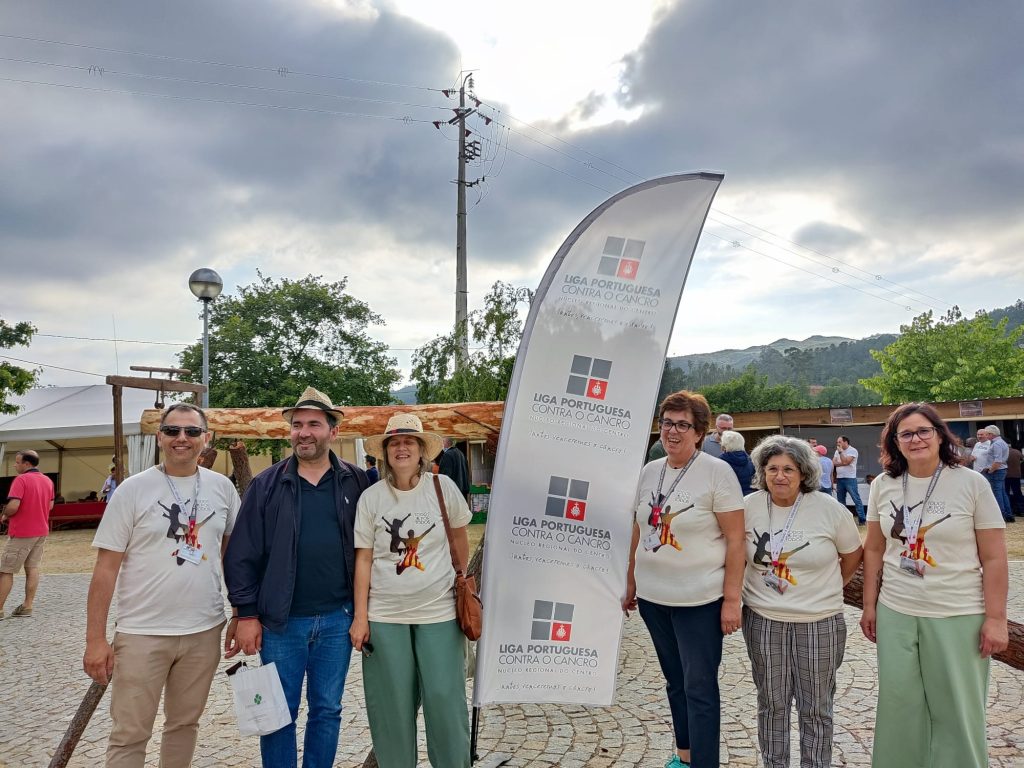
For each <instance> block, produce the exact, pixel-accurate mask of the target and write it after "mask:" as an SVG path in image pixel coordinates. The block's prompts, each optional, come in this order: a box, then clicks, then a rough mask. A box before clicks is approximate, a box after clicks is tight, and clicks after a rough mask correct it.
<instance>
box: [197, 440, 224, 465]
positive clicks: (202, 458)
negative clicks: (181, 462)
mask: <svg viewBox="0 0 1024 768" xmlns="http://www.w3.org/2000/svg"><path fill="white" fill-rule="evenodd" d="M219 455H220V453H219V451H218V450H217V449H216V448H214V447H213V446H212V445H208V446H206V447H205V448H203V452H202V453H201V454H199V466H200V467H203V468H204V469H213V465H214V464H216V463H217V457H218V456H219Z"/></svg>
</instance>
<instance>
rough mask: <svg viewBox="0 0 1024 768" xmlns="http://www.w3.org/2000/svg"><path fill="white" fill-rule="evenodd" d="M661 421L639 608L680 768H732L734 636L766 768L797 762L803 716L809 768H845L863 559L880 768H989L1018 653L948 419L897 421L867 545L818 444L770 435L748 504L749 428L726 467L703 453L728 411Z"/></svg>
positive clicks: (633, 595) (994, 553)
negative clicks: (1005, 659)
mask: <svg viewBox="0 0 1024 768" xmlns="http://www.w3.org/2000/svg"><path fill="white" fill-rule="evenodd" d="M659 426H660V430H661V434H660V442H661V444H662V446H663V449H664V451H665V456H664V457H662V458H658V459H655V460H654V461H651V462H649V463H648V464H647V465H646V466H645V467H644V468H643V470H642V472H641V473H640V478H639V481H638V483H637V492H636V499H635V505H634V509H633V537H632V543H631V547H630V559H629V566H628V570H627V576H626V594H625V596H624V598H623V601H622V607H623V609H624V610H625V611H626V612H627V615H628V613H629V612H630V611H631V610H633V609H639V613H640V616H641V618H642V619H643V621H644V623H645V624H646V626H647V629H648V631H649V632H650V636H651V640H652V643H653V645H654V650H655V652H656V654H657V657H658V661H659V663H660V665H661V670H662V673H663V675H664V677H665V680H666V690H667V695H668V703H669V709H670V711H671V715H672V725H673V730H674V737H675V739H674V740H675V748H676V749H675V753H674V754H672V755H671V757H670V759H669V760H668V762H667V763H666V764H665V765H666V768H679V767H680V766H693V767H694V768H708V767H710V766H717V765H719V743H720V711H721V700H720V695H719V688H718V668H719V665H720V664H721V660H722V641H723V637H724V636H725V635H728V634H731V633H733V632H736V631H742V633H743V638H744V641H745V643H746V648H747V655H748V656H749V659H750V664H751V671H752V675H753V679H754V684H755V687H756V689H757V724H758V743H759V747H760V751H761V755H762V758H763V761H764V765H765V766H766V768H784V767H787V766H789V764H790V762H789V757H790V743H789V742H790V738H789V727H790V716H791V710H792V709H793V705H794V703H795V705H796V712H797V717H798V722H799V733H800V765H801V766H802V767H805V768H806V767H820V768H825V766H829V765H831V759H832V742H833V718H834V704H835V692H836V673H837V670H838V668H839V665H840V664H841V663H842V661H843V655H844V650H845V646H846V638H847V627H846V623H845V620H844V616H843V587H844V586H845V585H846V583H847V582H848V581H849V580H850V579H851V578H852V577H853V575H854V573H855V572H856V570H857V568H858V566H859V565H860V564H861V562H862V560H863V563H864V589H863V597H864V606H863V613H862V616H861V621H860V628H861V631H862V632H863V633H864V635H865V636H866V637H867V638H868V639H869V640H870V641H871V642H873V643H875V644H876V645H877V652H878V704H877V710H876V715H875V730H874V745H873V751H872V766H874V768H890V767H891V768H913V767H914V766H918V767H920V768H946V767H947V766H948V767H949V768H953V767H954V766H956V767H957V768H959V767H960V766H966V765H970V766H984V765H987V764H988V760H987V750H986V734H985V704H986V694H987V690H988V676H989V663H990V657H991V656H992V654H993V653H998V652H1000V651H1002V650H1004V649H1005V648H1006V646H1007V642H1008V637H1007V621H1006V600H1007V556H1006V541H1005V538H1004V527H1005V524H1004V521H1003V518H1002V515H1001V513H1000V508H999V505H998V503H997V501H996V498H995V496H994V494H993V491H992V488H991V486H990V485H989V482H988V481H987V480H986V479H985V478H984V477H983V476H982V475H981V474H979V473H977V472H973V471H971V470H969V469H966V468H965V467H963V466H962V462H961V458H960V456H959V454H958V451H957V444H956V440H955V438H954V436H953V434H952V433H951V432H950V430H949V428H948V427H947V426H946V424H945V423H944V422H943V421H942V419H941V418H939V416H938V414H937V413H936V411H935V410H934V409H933V408H932V407H931V406H929V405H926V404H920V403H911V404H908V405H903V406H900V407H899V408H897V409H896V410H894V411H893V413H892V414H891V415H890V417H889V419H888V420H887V422H886V424H885V426H884V427H883V429H882V433H881V465H882V469H883V472H884V474H882V475H880V476H879V477H878V478H877V479H875V480H874V482H873V483H872V484H871V491H870V495H869V501H868V505H867V511H866V522H867V538H866V540H865V541H864V543H863V545H862V543H861V537H860V534H859V532H858V530H857V523H856V522H855V519H854V517H853V516H851V515H850V513H849V511H848V510H847V508H846V507H845V506H844V505H843V504H841V503H840V502H839V501H837V500H836V499H835V498H833V496H832V495H831V488H825V487H824V486H823V485H822V464H823V462H822V461H821V458H822V455H821V452H820V451H817V450H815V449H814V448H812V447H811V446H810V445H809V444H808V443H807V442H806V441H804V440H800V439H797V438H793V437H786V436H782V435H773V436H770V437H767V438H765V439H764V440H762V441H761V442H760V443H759V444H758V445H757V446H756V447H755V448H754V450H753V452H752V455H751V456H750V460H749V461H750V467H749V468H747V471H746V475H747V477H748V478H749V480H748V482H749V483H750V492H749V493H746V494H744V491H743V490H741V483H742V482H743V480H744V473H743V472H741V471H738V470H737V471H734V469H737V468H738V467H739V466H740V462H739V461H735V460H734V461H730V460H729V456H728V455H727V454H729V453H730V445H729V443H730V436H731V435H732V434H736V433H732V432H730V431H729V428H730V427H731V424H729V423H724V424H723V423H721V422H719V423H718V424H717V425H716V426H717V430H716V432H714V433H711V434H713V435H714V437H715V440H716V441H717V442H719V443H720V448H721V454H722V455H721V458H722V459H725V460H724V461H723V460H719V458H715V456H712V455H709V452H706V451H704V450H702V447H703V442H704V440H705V438H706V437H709V436H710V435H709V428H710V426H711V410H710V408H709V407H708V403H707V401H706V400H705V399H704V398H703V397H702V396H701V395H699V394H695V393H691V392H686V391H682V392H676V393H674V394H672V395H669V396H668V397H667V398H666V399H665V400H664V401H663V402H662V403H661V406H660V409H659ZM719 435H721V436H720V437H719ZM742 447H743V446H742V441H741V442H740V443H739V448H738V451H739V453H743V451H742ZM849 449H850V446H849V442H848V441H846V440H845V439H843V440H841V441H840V445H839V446H838V449H837V451H836V455H837V456H838V457H839V458H838V459H836V460H835V461H846V462H847V463H848V461H849V458H850V456H849V453H848V450H849ZM712 450H713V451H714V450H715V448H713V449H712ZM735 450H736V449H735V448H734V449H733V451H732V452H735ZM853 482H854V483H856V480H855V479H854V480H853ZM823 490H824V491H825V492H822V491H823ZM855 498H857V497H855ZM858 506H859V505H858ZM858 517H860V518H862V519H865V513H863V512H861V510H860V509H858ZM926 539H927V543H926ZM858 714H859V715H863V714H864V713H858Z"/></svg>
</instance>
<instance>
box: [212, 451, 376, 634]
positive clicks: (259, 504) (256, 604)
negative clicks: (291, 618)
mask: <svg viewBox="0 0 1024 768" xmlns="http://www.w3.org/2000/svg"><path fill="white" fill-rule="evenodd" d="M330 459H331V466H332V467H334V482H335V493H334V498H335V501H336V503H337V508H338V522H339V523H340V524H341V543H342V549H343V551H344V553H345V565H346V567H347V569H348V577H349V583H350V584H354V583H355V563H356V557H355V534H354V533H353V527H354V526H355V521H356V502H357V501H358V500H359V494H361V493H362V492H363V489H364V488H366V487H367V485H368V483H367V481H366V474H365V473H364V472H363V470H361V469H359V467H356V466H355V465H353V464H350V463H349V462H347V461H342V460H341V459H339V458H338V457H337V456H335V455H334V452H333V451H332V452H331V453H330ZM297 466H298V464H297V462H296V460H295V458H294V457H289V458H287V459H285V460H284V461H279V462H278V463H277V464H275V465H274V466H272V467H270V468H269V469H265V470H263V471H262V472H260V473H259V474H258V475H257V476H256V477H254V478H253V481H252V483H251V484H250V485H249V487H248V488H247V489H246V491H245V496H244V497H243V499H242V506H241V508H240V509H239V510H238V517H237V519H236V520H235V528H234V530H233V531H232V532H231V538H230V539H229V540H228V549H227V552H226V553H225V555H224V581H225V583H226V584H227V586H228V600H230V601H231V605H232V606H234V607H235V608H237V609H238V615H239V616H259V617H260V621H261V622H262V623H263V624H264V626H266V627H267V628H268V629H272V630H278V631H279V630H282V629H284V626H285V624H286V623H287V621H288V613H289V611H290V609H291V605H292V592H293V590H294V588H295V571H296V565H297V564H296V552H297V548H298V540H299V523H300V520H301V509H300V505H299V475H298V471H297Z"/></svg>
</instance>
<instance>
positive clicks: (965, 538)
mask: <svg viewBox="0 0 1024 768" xmlns="http://www.w3.org/2000/svg"><path fill="white" fill-rule="evenodd" d="M930 480H931V477H910V478H909V480H908V483H907V503H908V504H909V505H910V506H911V507H913V506H914V505H915V504H920V503H921V502H923V501H924V497H925V493H926V492H927V490H928V483H929V482H930ZM902 506H903V480H902V478H899V477H890V476H889V475H879V476H878V477H877V478H876V479H875V482H873V483H872V484H871V496H870V498H869V500H868V520H869V521H872V520H873V521H877V522H879V523H880V524H881V526H882V533H883V535H884V536H885V556H884V558H883V561H882V591H881V593H880V594H879V596H878V599H879V600H880V601H881V603H882V604H883V605H885V606H886V607H887V608H891V609H892V610H894V611H899V612H900V613H904V614H907V615H909V616H922V617H926V618H943V617H946V616H965V615H969V614H978V613H984V612H985V599H984V595H983V593H982V587H981V561H980V560H979V558H978V543H977V538H976V537H975V535H974V532H975V531H976V530H982V529H988V528H1004V527H1006V524H1005V523H1004V522H1003V517H1002V514H1001V513H1000V511H999V505H998V504H997V503H996V499H995V496H993V495H992V489H991V487H990V486H989V484H988V481H987V480H986V479H985V478H984V477H982V476H981V475H979V474H978V473H977V472H970V471H967V470H966V469H964V468H962V467H946V468H945V469H944V470H942V475H941V476H940V477H939V481H938V482H937V483H936V485H935V490H934V491H933V492H932V497H931V499H930V500H929V501H928V506H927V508H926V509H925V511H924V517H923V518H922V519H921V528H920V530H919V531H918V544H919V545H922V546H921V550H922V551H920V552H917V553H913V559H914V560H917V561H920V562H919V566H918V567H920V568H921V569H923V572H924V576H923V577H920V576H917V575H916V574H913V573H909V572H907V571H904V570H901V569H900V557H901V556H904V555H906V556H908V557H909V556H911V553H909V552H908V551H907V548H906V546H905V544H904V542H903V540H901V539H899V538H892V529H893V526H894V524H895V522H896V520H895V518H896V514H897V511H898V510H901V509H902ZM899 532H900V530H899V529H898V530H897V533H899Z"/></svg>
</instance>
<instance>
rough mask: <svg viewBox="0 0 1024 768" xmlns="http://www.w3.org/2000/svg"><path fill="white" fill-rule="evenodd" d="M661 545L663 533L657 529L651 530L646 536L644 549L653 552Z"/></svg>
mask: <svg viewBox="0 0 1024 768" xmlns="http://www.w3.org/2000/svg"><path fill="white" fill-rule="evenodd" d="M660 546H661V535H660V534H659V533H658V532H657V531H651V532H650V533H648V534H647V535H646V536H644V549H646V550H647V551H648V552H653V551H654V550H655V549H657V548H658V547H660Z"/></svg>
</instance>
